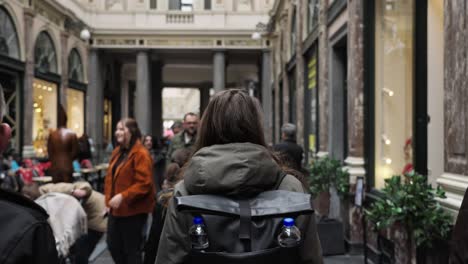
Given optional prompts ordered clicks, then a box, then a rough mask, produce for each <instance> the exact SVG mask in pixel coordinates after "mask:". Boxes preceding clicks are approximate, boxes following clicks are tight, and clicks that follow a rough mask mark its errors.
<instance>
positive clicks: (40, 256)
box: [0, 86, 59, 264]
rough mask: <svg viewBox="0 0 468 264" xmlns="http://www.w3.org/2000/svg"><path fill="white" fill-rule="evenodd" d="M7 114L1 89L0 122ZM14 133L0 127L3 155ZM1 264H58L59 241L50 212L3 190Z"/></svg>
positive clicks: (1, 191) (0, 199) (0, 222)
mask: <svg viewBox="0 0 468 264" xmlns="http://www.w3.org/2000/svg"><path fill="white" fill-rule="evenodd" d="M4 112H5V99H4V97H3V88H2V87H1V86H0V120H3V114H4ZM10 135H11V130H10V127H9V126H8V125H7V124H1V125H0V153H1V152H3V151H4V150H5V148H6V147H7V146H8V141H9V139H10ZM0 212H1V213H0V234H1V236H2V238H1V239H0V263H2V264H23V263H24V264H35V263H37V264H40V263H50V264H55V263H58V262H59V260H58V254H57V249H56V248H55V238H54V235H53V232H52V229H51V228H50V226H49V224H48V223H47V219H48V218H49V216H48V215H47V213H46V211H45V210H44V209H43V208H42V207H40V206H39V205H37V204H36V203H34V202H33V201H31V200H29V199H28V198H26V197H24V196H22V195H20V194H19V193H13V192H10V191H6V190H2V189H0Z"/></svg>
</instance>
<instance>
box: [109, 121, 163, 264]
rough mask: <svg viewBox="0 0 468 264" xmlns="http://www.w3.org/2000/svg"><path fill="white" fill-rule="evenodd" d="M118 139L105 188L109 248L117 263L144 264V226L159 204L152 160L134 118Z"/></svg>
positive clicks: (121, 125) (121, 129)
mask: <svg viewBox="0 0 468 264" xmlns="http://www.w3.org/2000/svg"><path fill="white" fill-rule="evenodd" d="M115 138H116V141H117V144H118V145H119V146H118V147H117V148H116V149H115V150H114V151H113V152H112V156H111V160H110V163H109V169H108V171H107V175H106V180H105V189H104V193H105V201H106V206H107V210H108V215H109V220H108V228H107V245H108V248H109V251H110V253H111V256H112V259H113V260H114V262H115V263H117V264H120V263H122V264H124V263H132V264H140V263H141V262H142V259H141V245H142V242H143V241H142V239H143V236H142V234H143V226H144V224H145V222H146V219H147V216H148V214H149V213H151V212H152V211H153V208H154V203H155V201H154V193H155V189H154V185H153V180H152V177H153V175H152V161H151V156H150V154H149V152H148V150H147V149H146V148H145V147H144V146H143V144H142V143H141V141H140V138H141V132H140V129H139V128H138V124H137V122H136V121H135V120H134V119H131V118H126V119H123V120H121V121H120V122H119V123H118V124H117V128H116V131H115Z"/></svg>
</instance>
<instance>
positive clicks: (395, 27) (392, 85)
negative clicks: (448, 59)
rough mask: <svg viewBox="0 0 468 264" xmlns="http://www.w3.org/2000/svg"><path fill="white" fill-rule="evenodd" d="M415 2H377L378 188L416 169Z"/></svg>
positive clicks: (376, 147)
mask: <svg viewBox="0 0 468 264" xmlns="http://www.w3.org/2000/svg"><path fill="white" fill-rule="evenodd" d="M414 2H415V1H391V2H390V1H376V2H375V3H376V5H375V8H376V10H375V23H376V26H375V187H376V188H382V187H383V185H384V180H385V179H386V178H389V177H391V176H392V175H399V174H402V173H404V172H407V171H408V168H412V165H411V164H412V157H411V156H412V155H409V154H408V153H411V149H410V148H411V139H412V134H413V125H412V122H413V78H414V77H413V63H414V62H413V55H414V53H413V35H414V23H413V21H414ZM408 142H409V143H408Z"/></svg>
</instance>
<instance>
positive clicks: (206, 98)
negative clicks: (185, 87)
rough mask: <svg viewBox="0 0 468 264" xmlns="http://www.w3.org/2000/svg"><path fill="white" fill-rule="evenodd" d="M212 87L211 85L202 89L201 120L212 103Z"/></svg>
mask: <svg viewBox="0 0 468 264" xmlns="http://www.w3.org/2000/svg"><path fill="white" fill-rule="evenodd" d="M210 86H211V85H208V84H207V85H203V86H201V87H200V88H199V89H200V118H201V116H202V115H203V112H204V111H205V109H206V107H207V106H208V103H209V102H210Z"/></svg>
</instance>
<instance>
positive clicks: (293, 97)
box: [289, 69, 297, 124]
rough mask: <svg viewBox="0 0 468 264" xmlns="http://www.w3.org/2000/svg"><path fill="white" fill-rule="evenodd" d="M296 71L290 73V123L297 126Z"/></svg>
mask: <svg viewBox="0 0 468 264" xmlns="http://www.w3.org/2000/svg"><path fill="white" fill-rule="evenodd" d="M296 101H297V99H296V69H293V70H292V71H291V72H290V73H289V122H290V123H293V124H296V105H297V104H296Z"/></svg>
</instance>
